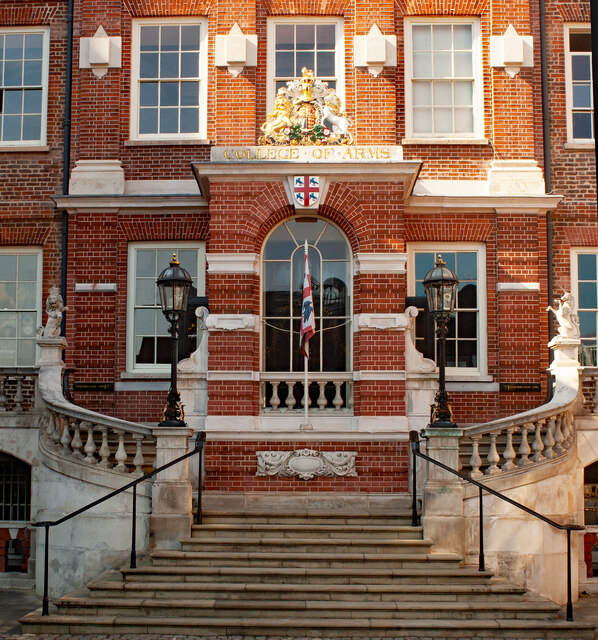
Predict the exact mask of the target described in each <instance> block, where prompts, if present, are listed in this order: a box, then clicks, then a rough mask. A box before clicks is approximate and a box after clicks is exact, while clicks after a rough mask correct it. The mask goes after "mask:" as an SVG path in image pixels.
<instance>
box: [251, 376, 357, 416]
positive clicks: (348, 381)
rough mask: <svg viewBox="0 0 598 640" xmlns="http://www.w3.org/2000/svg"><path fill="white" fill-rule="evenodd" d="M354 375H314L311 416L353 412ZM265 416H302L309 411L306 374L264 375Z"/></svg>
mask: <svg viewBox="0 0 598 640" xmlns="http://www.w3.org/2000/svg"><path fill="white" fill-rule="evenodd" d="M352 379H353V377H352V374H351V373H333V374H331V373H310V374H309V380H308V382H309V399H310V404H309V407H308V408H309V411H310V413H311V414H320V415H328V414H333V415H334V414H343V415H352V413H353V382H352ZM260 407H261V410H262V413H264V414H270V413H277V414H283V413H287V414H288V413H295V412H296V413H301V412H302V411H304V408H305V393H304V374H303V373H272V372H268V373H262V374H261V383H260Z"/></svg>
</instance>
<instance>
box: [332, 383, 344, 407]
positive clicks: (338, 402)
mask: <svg viewBox="0 0 598 640" xmlns="http://www.w3.org/2000/svg"><path fill="white" fill-rule="evenodd" d="M342 386H343V383H342V382H335V383H334V388H335V390H336V393H335V394H334V398H333V400H332V404H333V405H334V408H335V409H336V410H337V411H338V409H340V408H341V407H342V406H343V396H342V395H341V387H342Z"/></svg>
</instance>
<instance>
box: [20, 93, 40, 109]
mask: <svg viewBox="0 0 598 640" xmlns="http://www.w3.org/2000/svg"><path fill="white" fill-rule="evenodd" d="M41 112H42V92H41V89H37V90H36V89H29V90H28V91H23V113H41Z"/></svg>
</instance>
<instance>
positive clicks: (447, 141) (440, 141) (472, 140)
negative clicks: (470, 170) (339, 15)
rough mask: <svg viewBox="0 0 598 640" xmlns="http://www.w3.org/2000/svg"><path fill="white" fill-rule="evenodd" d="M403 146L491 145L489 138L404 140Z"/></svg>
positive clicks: (402, 141)
mask: <svg viewBox="0 0 598 640" xmlns="http://www.w3.org/2000/svg"><path fill="white" fill-rule="evenodd" d="M401 144H402V145H415V144H418V145H433V144H442V145H447V144H449V145H450V144H459V145H466V144H471V145H479V146H481V145H487V144H490V140H488V138H403V139H402V140H401Z"/></svg>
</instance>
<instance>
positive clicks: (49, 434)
mask: <svg viewBox="0 0 598 640" xmlns="http://www.w3.org/2000/svg"><path fill="white" fill-rule="evenodd" d="M57 419H58V418H57V416H56V414H55V413H50V414H48V422H47V423H46V440H47V441H48V442H50V443H51V442H52V434H53V433H54V421H55V420H57Z"/></svg>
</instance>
